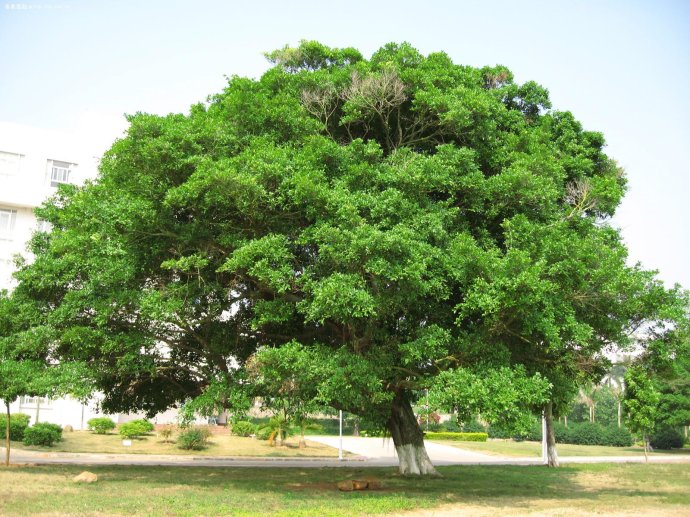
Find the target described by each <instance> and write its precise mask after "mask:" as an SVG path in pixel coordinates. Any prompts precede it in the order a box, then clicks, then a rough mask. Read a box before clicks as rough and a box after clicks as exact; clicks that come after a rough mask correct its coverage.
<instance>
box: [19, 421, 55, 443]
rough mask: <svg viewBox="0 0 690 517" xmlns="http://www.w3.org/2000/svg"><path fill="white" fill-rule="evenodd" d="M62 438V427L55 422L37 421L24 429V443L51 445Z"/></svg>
mask: <svg viewBox="0 0 690 517" xmlns="http://www.w3.org/2000/svg"><path fill="white" fill-rule="evenodd" d="M61 439H62V428H61V427H60V426H59V425H57V424H50V423H43V422H39V423H37V424H34V425H33V426H31V427H28V428H27V429H26V430H25V431H24V438H23V442H24V445H40V446H43V447H52V446H53V444H54V443H55V442H59V441H60V440H61Z"/></svg>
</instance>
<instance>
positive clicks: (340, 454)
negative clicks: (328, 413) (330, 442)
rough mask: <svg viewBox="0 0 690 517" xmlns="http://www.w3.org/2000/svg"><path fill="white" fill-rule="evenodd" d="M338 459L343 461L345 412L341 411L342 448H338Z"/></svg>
mask: <svg viewBox="0 0 690 517" xmlns="http://www.w3.org/2000/svg"><path fill="white" fill-rule="evenodd" d="M338 459H339V460H342V459H343V410H342V409H341V410H340V447H338Z"/></svg>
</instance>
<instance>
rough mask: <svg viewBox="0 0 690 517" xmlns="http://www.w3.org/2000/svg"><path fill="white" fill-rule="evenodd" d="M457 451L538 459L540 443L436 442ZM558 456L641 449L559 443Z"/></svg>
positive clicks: (613, 453) (634, 452) (636, 453)
mask: <svg viewBox="0 0 690 517" xmlns="http://www.w3.org/2000/svg"><path fill="white" fill-rule="evenodd" d="M435 443H440V444H444V445H451V446H453V447H457V448H459V449H465V450H469V451H475V452H482V453H484V454H491V455H495V456H514V457H540V456H541V442H527V441H524V442H515V441H513V440H489V441H487V442H459V441H457V442H456V441H450V440H443V441H437V442H435ZM556 450H557V452H558V455H559V456H642V455H644V451H643V450H642V447H604V446H600V445H570V444H565V443H560V444H558V445H557V446H556ZM653 454H690V449H680V450H673V451H659V450H658V451H654V452H653Z"/></svg>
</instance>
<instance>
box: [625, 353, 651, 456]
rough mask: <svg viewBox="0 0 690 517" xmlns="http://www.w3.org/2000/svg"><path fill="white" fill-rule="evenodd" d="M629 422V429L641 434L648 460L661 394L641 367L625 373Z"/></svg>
mask: <svg viewBox="0 0 690 517" xmlns="http://www.w3.org/2000/svg"><path fill="white" fill-rule="evenodd" d="M623 404H624V406H625V410H626V413H627V414H626V417H627V420H628V427H630V430H631V431H633V432H636V433H640V435H641V436H642V441H643V442H644V458H645V461H647V459H648V455H647V451H648V450H649V435H650V434H651V433H652V431H654V427H655V425H656V418H657V405H658V404H659V392H658V391H657V390H656V388H655V387H654V384H653V382H652V380H651V379H650V378H649V376H648V375H647V374H646V373H645V371H644V370H643V369H642V368H641V367H639V366H636V367H632V368H630V369H628V371H627V372H625V399H624V402H623Z"/></svg>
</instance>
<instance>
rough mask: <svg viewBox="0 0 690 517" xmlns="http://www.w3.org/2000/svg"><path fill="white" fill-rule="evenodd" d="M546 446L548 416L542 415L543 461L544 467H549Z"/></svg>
mask: <svg viewBox="0 0 690 517" xmlns="http://www.w3.org/2000/svg"><path fill="white" fill-rule="evenodd" d="M547 449H548V448H547V445H546V415H545V414H544V412H542V414H541V461H542V463H543V464H544V465H548V463H549V459H548V450H547Z"/></svg>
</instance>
